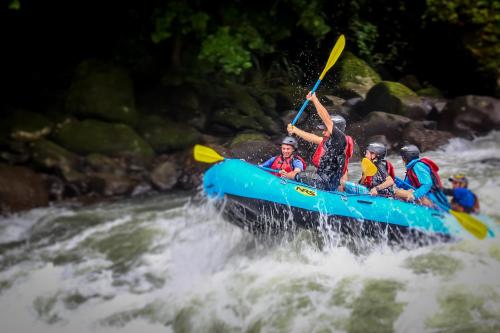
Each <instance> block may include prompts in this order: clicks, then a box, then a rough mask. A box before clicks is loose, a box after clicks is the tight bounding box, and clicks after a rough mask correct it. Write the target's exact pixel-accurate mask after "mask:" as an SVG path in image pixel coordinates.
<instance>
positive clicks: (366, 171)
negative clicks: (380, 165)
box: [361, 157, 377, 177]
mask: <svg viewBox="0 0 500 333" xmlns="http://www.w3.org/2000/svg"><path fill="white" fill-rule="evenodd" d="M361 172H363V175H365V176H368V177H371V176H374V175H375V174H376V173H377V167H376V166H375V164H373V162H372V161H370V160H369V159H367V158H366V157H364V158H363V159H362V160H361Z"/></svg>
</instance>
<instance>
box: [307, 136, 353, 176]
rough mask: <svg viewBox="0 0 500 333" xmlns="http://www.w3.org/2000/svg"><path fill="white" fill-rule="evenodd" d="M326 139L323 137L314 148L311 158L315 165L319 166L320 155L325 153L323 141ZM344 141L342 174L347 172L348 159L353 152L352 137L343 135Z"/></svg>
mask: <svg viewBox="0 0 500 333" xmlns="http://www.w3.org/2000/svg"><path fill="white" fill-rule="evenodd" d="M327 139H328V137H324V138H323V140H322V141H321V143H320V144H319V145H318V147H317V148H316V151H315V152H314V155H313V157H312V159H311V162H312V164H313V165H314V166H315V167H316V168H319V162H320V161H321V157H323V155H324V154H325V141H326V140H327ZM345 141H346V146H345V151H344V154H345V162H344V167H343V169H342V175H344V174H345V173H346V172H347V168H348V165H349V159H350V158H351V157H352V155H353V153H354V140H353V139H352V137H350V136H349V135H346V136H345Z"/></svg>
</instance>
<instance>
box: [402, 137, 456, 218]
mask: <svg viewBox="0 0 500 333" xmlns="http://www.w3.org/2000/svg"><path fill="white" fill-rule="evenodd" d="M400 153H401V158H402V159H403V163H404V165H405V167H406V176H405V179H404V182H401V181H398V180H396V186H397V187H398V188H399V189H398V190H397V191H396V192H395V197H396V198H399V199H404V200H406V201H416V202H418V203H420V204H422V205H424V206H429V207H433V208H439V209H442V210H446V211H447V210H449V209H450V205H449V203H448V199H447V198H446V195H445V194H444V193H443V185H442V183H441V178H440V177H439V173H438V171H439V167H438V166H437V164H436V163H434V162H433V161H432V160H430V159H428V158H425V157H423V158H421V157H420V150H419V149H418V147H417V146H415V145H405V146H403V147H402V148H401V150H400Z"/></svg>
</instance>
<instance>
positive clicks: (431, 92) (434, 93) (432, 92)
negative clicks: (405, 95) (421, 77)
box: [416, 86, 443, 97]
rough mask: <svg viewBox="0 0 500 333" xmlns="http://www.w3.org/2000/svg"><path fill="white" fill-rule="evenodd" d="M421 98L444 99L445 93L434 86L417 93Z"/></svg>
mask: <svg viewBox="0 0 500 333" xmlns="http://www.w3.org/2000/svg"><path fill="white" fill-rule="evenodd" d="M416 93H417V95H419V96H427V97H443V93H442V92H441V90H439V89H438V88H436V87H434V86H428V87H425V88H422V89H419V90H417V91H416Z"/></svg>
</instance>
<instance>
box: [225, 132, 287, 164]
mask: <svg viewBox="0 0 500 333" xmlns="http://www.w3.org/2000/svg"><path fill="white" fill-rule="evenodd" d="M230 149H231V155H232V156H234V157H235V158H242V159H244V160H246V161H248V162H250V163H262V162H264V161H265V160H267V159H268V158H270V157H271V156H273V155H276V154H278V153H279V145H277V144H275V143H272V142H271V141H269V139H268V138H266V137H264V136H261V135H258V134H257V135H256V134H240V135H238V136H237V137H236V138H235V139H233V141H232V143H231V145H230Z"/></svg>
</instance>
